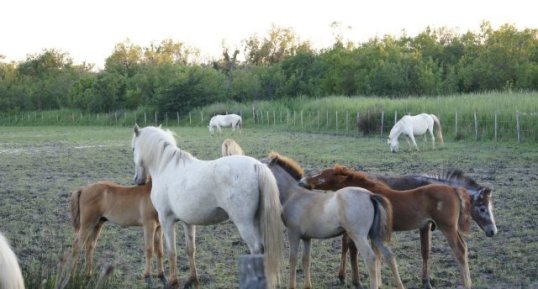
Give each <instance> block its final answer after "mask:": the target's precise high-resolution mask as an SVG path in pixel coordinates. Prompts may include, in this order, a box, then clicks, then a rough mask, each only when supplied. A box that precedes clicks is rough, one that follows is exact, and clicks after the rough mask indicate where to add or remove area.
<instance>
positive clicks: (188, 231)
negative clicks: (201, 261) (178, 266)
mask: <svg viewBox="0 0 538 289" xmlns="http://www.w3.org/2000/svg"><path fill="white" fill-rule="evenodd" d="M183 230H184V231H185V242H186V243H187V256H188V257H189V269H190V274H189V279H187V283H185V286H184V288H190V287H191V286H192V285H194V286H196V287H198V285H199V284H200V281H199V280H198V274H197V273H196V262H195V260H194V255H195V253H196V243H195V242H196V240H195V238H196V226H194V225H190V224H183Z"/></svg>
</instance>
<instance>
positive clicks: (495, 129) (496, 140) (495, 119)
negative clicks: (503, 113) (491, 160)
mask: <svg viewBox="0 0 538 289" xmlns="http://www.w3.org/2000/svg"><path fill="white" fill-rule="evenodd" d="M497 128H498V126H497V112H495V142H497Z"/></svg>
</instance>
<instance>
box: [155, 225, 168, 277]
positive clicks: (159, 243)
mask: <svg viewBox="0 0 538 289" xmlns="http://www.w3.org/2000/svg"><path fill="white" fill-rule="evenodd" d="M154 241H155V251H156V255H157V265H158V271H159V275H158V277H159V279H160V280H161V281H162V282H163V284H164V285H165V286H166V277H165V276H164V263H163V255H164V254H163V231H162V229H161V225H157V229H156V230H155V240H154Z"/></svg>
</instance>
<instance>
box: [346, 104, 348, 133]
mask: <svg viewBox="0 0 538 289" xmlns="http://www.w3.org/2000/svg"><path fill="white" fill-rule="evenodd" d="M348 131H349V111H347V110H346V134H347V132H348Z"/></svg>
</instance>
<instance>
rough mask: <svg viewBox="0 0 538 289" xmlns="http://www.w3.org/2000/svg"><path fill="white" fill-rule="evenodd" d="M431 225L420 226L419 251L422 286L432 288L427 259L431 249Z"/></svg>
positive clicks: (427, 288)
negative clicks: (420, 254) (420, 255)
mask: <svg viewBox="0 0 538 289" xmlns="http://www.w3.org/2000/svg"><path fill="white" fill-rule="evenodd" d="M431 228H432V225H431V224H430V223H428V225H426V226H424V227H422V228H420V251H421V253H422V287H424V288H426V289H432V288H433V287H432V284H431V280H430V274H429V272H428V271H429V266H428V259H429V257H430V252H431V249H432V232H431Z"/></svg>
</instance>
